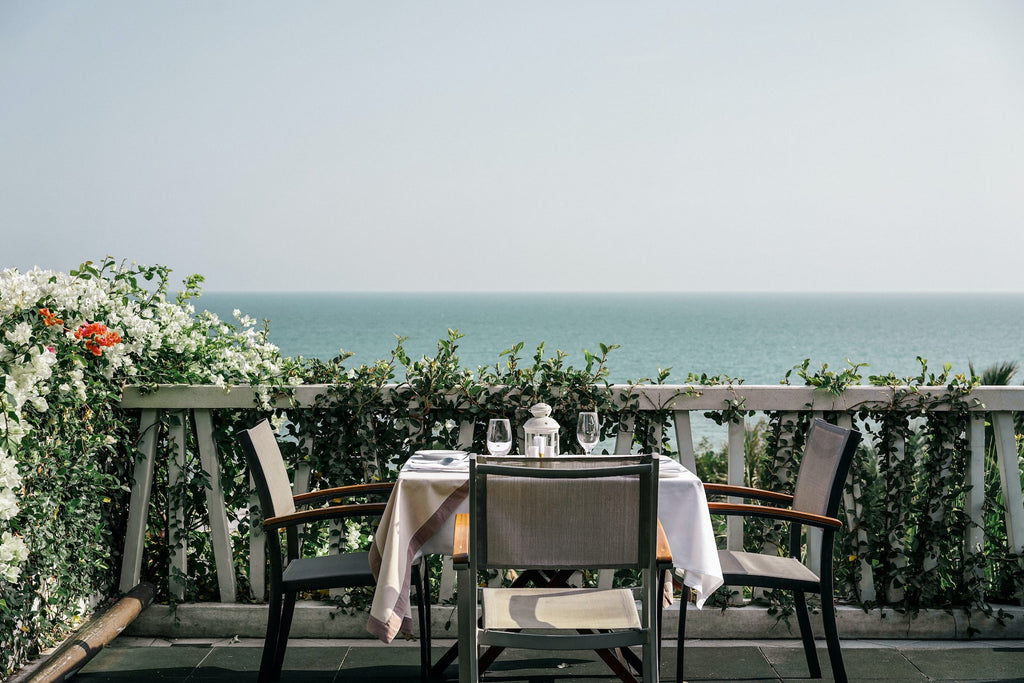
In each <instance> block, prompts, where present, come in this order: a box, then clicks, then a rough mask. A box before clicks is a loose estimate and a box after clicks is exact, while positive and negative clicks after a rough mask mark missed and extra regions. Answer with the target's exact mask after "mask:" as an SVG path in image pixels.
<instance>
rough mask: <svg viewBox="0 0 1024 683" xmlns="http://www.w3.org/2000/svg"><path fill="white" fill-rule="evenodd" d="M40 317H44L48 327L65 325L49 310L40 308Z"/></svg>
mask: <svg viewBox="0 0 1024 683" xmlns="http://www.w3.org/2000/svg"><path fill="white" fill-rule="evenodd" d="M39 315H41V316H43V322H44V323H46V326H47V327H53V326H55V325H63V324H64V321H63V320H62V319H60V318H58V317H57V316H56V315H55V314H54V313H51V312H50V309H49V308H40V309H39Z"/></svg>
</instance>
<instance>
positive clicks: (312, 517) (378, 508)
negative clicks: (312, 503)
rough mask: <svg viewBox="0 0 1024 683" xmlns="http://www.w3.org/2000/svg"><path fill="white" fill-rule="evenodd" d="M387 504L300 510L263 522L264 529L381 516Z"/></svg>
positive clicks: (362, 504)
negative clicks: (329, 520)
mask: <svg viewBox="0 0 1024 683" xmlns="http://www.w3.org/2000/svg"><path fill="white" fill-rule="evenodd" d="M386 505H387V504H386V503H357V504H355V505H331V506H329V507H324V508H314V509H312V510H300V511H298V512H293V513H291V514H288V515H279V516H277V517H269V518H267V519H265V520H263V528H264V529H268V530H269V529H283V528H285V527H289V526H297V525H299V524H306V523H307V522H316V521H318V520H322V519H344V518H346V517H365V516H367V515H379V514H381V513H383V512H384V508H385V507H386Z"/></svg>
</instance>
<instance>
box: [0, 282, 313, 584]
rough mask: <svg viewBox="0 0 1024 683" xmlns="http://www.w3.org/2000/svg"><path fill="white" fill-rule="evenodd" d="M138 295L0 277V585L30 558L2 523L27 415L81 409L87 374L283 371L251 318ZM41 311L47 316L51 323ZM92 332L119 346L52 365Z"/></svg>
mask: <svg viewBox="0 0 1024 683" xmlns="http://www.w3.org/2000/svg"><path fill="white" fill-rule="evenodd" d="M145 294H146V292H140V291H139V290H136V289H133V287H132V285H131V284H130V283H129V282H127V281H126V280H125V279H118V278H113V277H112V278H105V277H95V276H93V277H79V276H73V275H70V274H67V273H62V272H56V271H49V270H39V269H34V270H31V271H29V272H26V273H20V272H18V271H17V270H13V269H7V270H3V271H0V380H2V387H0V582H2V581H5V580H6V581H15V580H17V577H18V572H19V570H18V566H19V565H20V564H22V563H23V562H24V561H25V559H26V554H27V551H26V545H25V543H24V541H23V539H22V538H20V537H18V536H17V535H15V534H14V533H12V531H11V529H10V523H9V520H11V519H12V518H13V517H14V516H15V515H16V514H17V512H18V494H19V491H20V490H21V487H22V481H21V476H20V475H19V473H18V468H17V460H16V458H15V453H16V451H17V448H18V444H19V443H20V442H21V440H22V437H23V436H24V435H25V434H26V433H27V432H29V430H30V429H31V428H32V425H31V424H30V423H29V422H28V420H27V419H26V413H25V410H24V409H25V408H26V406H31V407H32V408H33V409H34V411H36V412H37V413H45V412H46V411H47V410H48V408H49V404H48V402H47V396H49V395H50V393H51V392H52V391H54V390H58V391H59V392H61V395H64V396H74V397H75V399H76V400H78V401H80V402H87V401H88V400H89V398H90V397H89V395H88V386H87V383H86V374H87V370H91V371H98V372H100V373H101V374H102V375H103V376H104V377H106V378H108V379H113V378H115V377H120V378H124V379H126V380H128V381H138V382H168V381H173V382H188V383H193V384H215V385H219V386H228V385H230V384H233V383H241V384H250V383H257V382H263V381H266V380H268V379H271V378H275V377H279V376H281V375H282V373H283V372H284V370H285V368H283V367H282V366H283V362H282V359H281V356H280V352H279V350H278V349H277V347H276V346H274V345H273V344H270V343H268V342H267V341H266V340H265V338H264V336H263V335H262V334H261V333H260V332H259V331H258V330H256V329H255V322H254V321H253V320H252V319H251V318H248V317H245V316H242V315H241V313H240V312H238V311H236V312H235V317H236V319H237V325H234V326H231V325H227V324H225V323H224V322H222V321H221V320H219V319H218V317H217V316H216V315H214V314H212V313H209V312H206V311H204V312H202V313H200V314H198V315H196V313H195V309H194V307H193V306H192V305H191V304H187V303H186V304H179V303H176V302H171V301H167V300H166V298H165V297H164V296H163V295H162V294H156V295H151V296H145ZM40 309H47V310H48V311H49V312H50V314H51V315H52V319H51V320H50V324H47V321H46V319H45V318H44V317H43V316H42V315H41V314H40ZM57 319H59V320H60V321H61V323H60V324H57V323H56V322H55V321H56V320H57ZM92 323H101V324H103V325H105V326H106V328H107V329H109V330H110V331H111V332H115V333H116V334H117V335H118V336H119V337H120V341H119V342H118V343H111V344H110V345H104V348H102V349H101V353H99V354H98V355H95V356H93V354H94V353H95V352H92V353H85V352H79V353H73V354H72V353H69V354H68V358H66V359H65V360H66V361H67V362H58V361H59V360H61V359H60V358H59V355H60V354H62V353H64V351H62V349H71V348H77V346H76V345H78V346H81V345H82V343H83V342H82V340H81V339H79V338H78V337H76V335H75V332H76V330H79V329H80V328H81V327H82V326H85V325H89V324H92ZM90 364H91V365H92V367H91V368H87V367H86V366H87V365H90ZM58 368H59V370H58ZM292 382H293V383H297V382H298V380H297V379H296V380H293V381H292ZM64 400H67V399H66V398H65V399H64Z"/></svg>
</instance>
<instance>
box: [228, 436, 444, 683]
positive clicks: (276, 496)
mask: <svg viewBox="0 0 1024 683" xmlns="http://www.w3.org/2000/svg"><path fill="white" fill-rule="evenodd" d="M239 441H240V442H241V445H242V449H243V450H244V451H245V454H246V458H247V459H248V462H249V468H250V472H251V473H252V478H253V481H254V482H255V484H256V493H257V495H258V496H259V500H260V506H261V509H262V512H263V516H264V519H263V524H262V526H263V530H264V532H265V533H266V537H267V554H268V556H269V559H270V605H269V613H268V615H267V632H266V638H265V641H264V645H263V657H262V660H261V661H260V672H259V682H260V683H265V682H266V681H276V680H278V679H280V677H281V668H282V665H283V664H284V655H285V650H286V649H287V646H288V633H289V631H290V630H291V624H292V616H293V614H294V612H295V602H296V598H297V594H298V593H299V592H300V591H312V590H325V589H331V588H351V587H355V586H374V585H376V579H375V578H374V576H373V573H372V571H371V570H370V562H369V559H368V554H367V553H365V552H355V553H342V554H339V555H325V556H319V557H301V555H300V545H301V542H300V537H301V529H302V526H303V525H304V524H308V523H310V522H314V521H320V520H337V519H346V518H354V517H368V516H379V515H381V514H382V513H383V512H384V508H385V505H386V500H385V501H383V502H357V503H347V504H340V505H337V504H335V505H328V506H326V507H317V508H312V509H303V510H299V509H298V508H300V507H306V506H309V505H315V504H322V503H325V502H329V501H338V500H344V499H352V498H360V499H365V498H366V497H368V496H383V497H384V498H385V499H386V497H387V495H388V494H390V492H391V489H392V488H393V486H394V484H393V483H392V482H376V483H371V484H355V485H351V486H340V487H335V488H329V489H322V490H319V491H313V492H311V493H303V494H300V495H297V496H296V495H292V490H291V482H290V480H289V479H288V475H287V471H286V469H285V465H284V459H283V458H282V456H281V451H280V448H279V447H278V444H277V439H276V438H275V436H274V433H273V430H272V429H271V427H270V423H269V421H267V420H263V421H262V422H260V423H259V424H257V425H256V426H255V427H253V428H252V429H247V430H243V431H240V432H239ZM282 529H283V530H284V531H285V534H286V539H287V540H286V547H285V549H282V547H281V538H280V533H279V532H280V531H281V530H282ZM284 550H287V555H286V556H285V553H284ZM412 571H413V573H412V584H413V586H415V588H416V604H417V609H418V612H419V628H420V676H421V680H423V681H426V680H427V678H428V676H429V671H430V593H429V586H428V584H427V579H428V573H427V566H426V559H425V558H424V559H422V560H421V561H419V562H418V563H416V564H414V565H413V570H412Z"/></svg>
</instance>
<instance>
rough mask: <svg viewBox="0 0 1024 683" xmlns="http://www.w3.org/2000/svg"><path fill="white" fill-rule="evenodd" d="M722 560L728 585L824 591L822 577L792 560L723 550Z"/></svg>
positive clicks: (719, 556) (797, 561)
mask: <svg viewBox="0 0 1024 683" xmlns="http://www.w3.org/2000/svg"><path fill="white" fill-rule="evenodd" d="M718 560H719V562H721V564H722V576H723V578H724V579H725V583H726V585H743V586H760V587H763V588H788V589H792V588H798V589H800V590H806V591H811V592H818V591H820V585H821V582H820V581H819V579H818V576H817V575H816V574H815V573H814V572H812V571H811V570H810V569H808V568H807V567H805V566H804V565H803V564H801V563H800V561H799V560H795V559H793V558H791V557H779V556H778V555H764V554H761V553H746V552H741V551H737V550H719V551H718Z"/></svg>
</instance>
